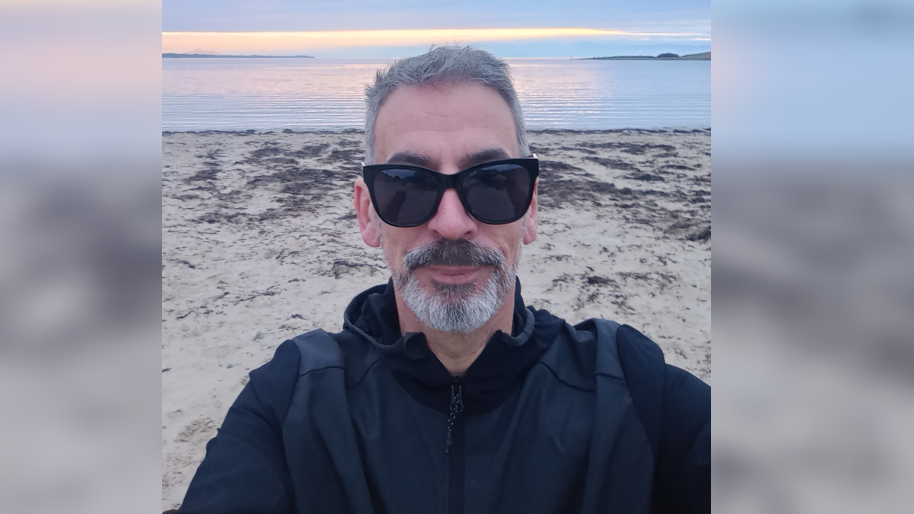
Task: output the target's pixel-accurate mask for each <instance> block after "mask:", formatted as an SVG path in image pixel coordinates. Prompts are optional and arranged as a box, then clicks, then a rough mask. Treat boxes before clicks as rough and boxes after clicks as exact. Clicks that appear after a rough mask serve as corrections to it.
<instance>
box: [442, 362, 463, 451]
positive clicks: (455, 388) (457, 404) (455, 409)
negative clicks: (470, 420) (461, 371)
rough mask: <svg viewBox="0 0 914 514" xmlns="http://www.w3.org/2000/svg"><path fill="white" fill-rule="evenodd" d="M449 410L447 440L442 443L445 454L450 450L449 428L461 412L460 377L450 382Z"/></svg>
mask: <svg viewBox="0 0 914 514" xmlns="http://www.w3.org/2000/svg"><path fill="white" fill-rule="evenodd" d="M450 410H451V412H450V415H449V416H448V418H447V442H446V443H445V444H444V453H445V455H447V454H449V453H450V451H451V444H453V441H452V440H451V430H452V429H453V428H454V422H455V421H457V414H460V413H461V412H463V386H462V385H461V384H460V379H458V378H455V379H454V383H453V384H451V409H450Z"/></svg>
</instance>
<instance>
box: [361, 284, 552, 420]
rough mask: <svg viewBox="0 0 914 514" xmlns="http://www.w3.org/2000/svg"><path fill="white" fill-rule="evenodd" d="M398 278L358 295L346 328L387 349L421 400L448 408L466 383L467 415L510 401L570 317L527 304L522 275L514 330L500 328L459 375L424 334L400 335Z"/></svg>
mask: <svg viewBox="0 0 914 514" xmlns="http://www.w3.org/2000/svg"><path fill="white" fill-rule="evenodd" d="M394 294H395V293H394V286H393V281H392V280H389V281H388V283H387V284H386V285H379V286H375V287H372V288H370V289H368V290H366V291H364V292H362V293H361V294H359V295H358V296H356V297H355V298H354V299H353V300H352V302H350V304H349V306H348V307H347V308H346V312H345V314H344V329H345V330H346V331H350V332H352V333H354V334H357V335H358V336H360V338H361V339H362V340H363V341H364V343H363V344H367V345H371V346H372V347H373V349H374V350H376V351H379V352H382V353H383V354H384V361H385V362H386V363H387V365H388V366H389V367H390V369H391V371H392V372H393V373H394V375H395V377H396V378H397V380H398V382H400V384H401V386H403V388H404V389H406V391H407V392H408V393H409V394H410V395H411V396H413V397H414V398H415V399H416V400H418V401H420V402H422V403H424V404H425V405H428V406H429V407H432V408H434V409H436V410H440V411H442V412H447V409H448V403H449V400H450V388H451V386H452V385H454V384H455V383H459V384H460V385H461V386H462V387H463V398H464V404H465V411H466V413H467V414H468V415H473V414H479V413H483V412H487V411H489V410H491V409H493V408H495V407H497V406H498V405H500V404H501V403H502V402H503V401H505V400H506V399H507V398H508V397H509V396H510V395H511V393H513V392H514V391H515V390H516V388H517V387H519V386H520V384H521V383H522V381H523V378H524V376H525V375H526V372H527V370H529V369H530V367H531V366H532V365H533V364H534V363H535V362H536V361H537V360H538V359H539V358H540V356H541V355H542V354H543V352H545V351H546V349H547V348H548V347H549V345H550V344H552V343H553V341H555V338H556V335H557V334H558V332H559V331H560V330H561V329H562V327H563V326H564V325H565V321H564V320H562V319H561V318H557V317H555V316H553V315H552V314H550V313H548V312H546V311H545V310H535V309H533V308H527V307H525V305H524V301H523V298H522V297H521V286H520V280H517V281H516V282H515V288H514V321H513V328H512V334H506V333H504V332H502V331H501V330H498V331H496V332H495V334H493V335H492V337H491V339H489V341H488V343H486V347H485V348H484V349H483V351H482V353H480V355H479V357H477V358H476V360H475V361H474V362H473V364H472V365H471V366H470V367H469V369H467V371H466V373H465V374H464V375H463V376H461V377H459V378H455V377H454V376H452V375H451V374H450V372H448V371H447V369H446V368H445V367H444V365H443V364H441V361H439V360H438V357H437V356H435V354H434V353H433V352H432V350H431V349H430V348H429V346H428V343H427V342H426V339H425V335H424V334H422V333H419V332H408V333H406V334H403V335H401V333H400V332H401V331H400V320H399V315H398V313H397V304H396V299H395V296H394Z"/></svg>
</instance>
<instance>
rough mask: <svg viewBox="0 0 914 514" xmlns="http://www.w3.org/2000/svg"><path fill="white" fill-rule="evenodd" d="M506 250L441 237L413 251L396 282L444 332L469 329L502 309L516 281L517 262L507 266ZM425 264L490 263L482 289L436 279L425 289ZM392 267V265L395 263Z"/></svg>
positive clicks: (413, 307) (407, 299) (426, 319)
mask: <svg viewBox="0 0 914 514" xmlns="http://www.w3.org/2000/svg"><path fill="white" fill-rule="evenodd" d="M505 261H506V258H505V255H504V254H503V253H502V252H500V251H499V250H496V249H492V248H486V247H484V246H481V245H479V244H476V243H473V242H471V241H468V240H466V239H457V240H449V239H439V240H437V241H435V242H434V243H431V244H428V245H426V246H423V247H421V248H415V249H413V250H410V251H409V252H408V253H407V254H406V255H405V256H404V257H403V263H402V264H403V267H402V269H401V270H394V271H393V279H394V285H395V286H396V288H397V290H398V291H399V292H400V296H401V297H402V298H403V301H404V303H406V306H407V307H409V308H410V310H412V311H413V313H414V314H415V315H416V317H417V318H419V321H421V322H422V323H424V324H425V325H427V326H429V327H431V328H434V329H435V330H440V331H442V332H451V333H460V334H468V333H470V332H473V331H474V330H476V329H477V328H479V327H481V326H482V325H483V324H485V323H486V322H487V321H489V319H491V318H492V316H493V315H494V314H495V313H496V312H497V311H498V309H499V308H501V306H502V304H503V303H504V301H505V298H506V297H507V296H508V292H509V291H510V289H511V287H512V286H513V285H514V279H515V276H516V271H517V270H516V267H517V262H516V261H515V262H514V264H512V265H511V266H506V263H505ZM422 266H491V267H492V274H491V275H490V276H489V278H488V280H486V283H485V284H484V285H483V286H482V288H481V289H477V287H476V285H475V284H472V283H471V284H456V285H453V284H440V283H437V282H436V283H434V284H433V289H434V290H433V291H427V290H426V289H425V288H423V287H422V285H421V284H420V283H419V280H418V279H417V278H416V276H415V273H414V272H415V270H416V269H418V268H420V267H422ZM391 268H393V267H391Z"/></svg>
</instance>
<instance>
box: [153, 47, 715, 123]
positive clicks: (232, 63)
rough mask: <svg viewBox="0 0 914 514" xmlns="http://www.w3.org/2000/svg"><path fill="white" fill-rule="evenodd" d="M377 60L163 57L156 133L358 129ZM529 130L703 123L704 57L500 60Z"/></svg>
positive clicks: (707, 118) (707, 86)
mask: <svg viewBox="0 0 914 514" xmlns="http://www.w3.org/2000/svg"><path fill="white" fill-rule="evenodd" d="M387 62H388V61H385V60H378V59H360V60H357V59H345V60H344V59H205V58H204V59H162V130H168V131H184V130H247V129H255V130H281V129H286V128H288V129H293V130H316V129H330V130H332V129H344V128H363V124H364V116H365V107H364V100H363V98H364V97H363V94H364V93H363V88H364V85H365V84H366V83H368V82H369V81H370V80H371V79H372V77H373V75H374V73H375V71H376V70H378V69H379V68H382V67H383V66H384V65H385V64H387ZM508 62H509V63H510V64H511V68H512V72H513V74H514V79H515V86H516V87H517V92H518V96H519V97H520V101H521V105H522V106H523V109H524V118H525V119H526V121H527V127H528V128H530V129H545V128H568V129H617V128H706V127H710V126H711V62H710V61H572V60H566V59H508Z"/></svg>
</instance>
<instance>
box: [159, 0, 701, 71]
mask: <svg viewBox="0 0 914 514" xmlns="http://www.w3.org/2000/svg"><path fill="white" fill-rule="evenodd" d="M447 43H465V44H473V45H475V46H478V47H480V48H484V49H486V50H489V51H491V52H493V53H495V54H496V55H498V56H499V57H571V56H574V57H594V56H603V55H657V54H659V53H663V52H674V53H678V54H688V53H698V52H707V51H710V50H711V2H710V0H642V1H634V0H627V1H625V2H612V1H607V0H599V1H597V0H569V1H565V2H562V3H561V4H560V3H559V2H557V1H555V0H548V1H545V0H525V1H523V2H514V1H508V2H495V1H492V0H469V1H464V2H459V3H458V2H430V1H428V0H390V1H386V2H377V1H371V0H347V1H330V0H315V1H308V2H302V1H300V0H299V1H293V0H260V1H254V0H245V1H239V0H163V2H162V51H163V52H177V53H190V52H205V53H220V54H231V55H250V54H259V55H313V56H315V57H319V58H320V57H324V58H358V57H370V58H395V57H401V56H404V55H411V54H414V53H417V52H421V51H424V50H427V49H428V47H429V45H432V44H447Z"/></svg>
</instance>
